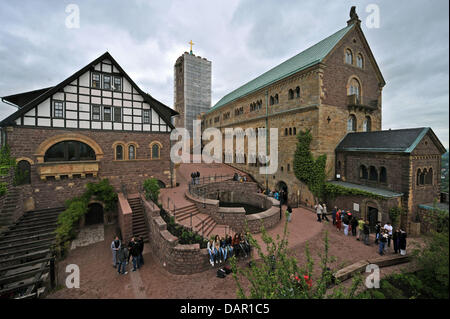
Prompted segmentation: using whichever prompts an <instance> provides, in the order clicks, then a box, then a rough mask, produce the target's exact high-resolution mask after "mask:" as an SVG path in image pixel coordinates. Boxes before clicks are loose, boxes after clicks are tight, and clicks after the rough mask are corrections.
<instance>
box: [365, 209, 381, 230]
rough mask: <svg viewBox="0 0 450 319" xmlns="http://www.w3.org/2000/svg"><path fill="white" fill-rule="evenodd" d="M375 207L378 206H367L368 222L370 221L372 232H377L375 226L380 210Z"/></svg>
mask: <svg viewBox="0 0 450 319" xmlns="http://www.w3.org/2000/svg"><path fill="white" fill-rule="evenodd" d="M375 206H376V205H373V206H371V204H370V203H369V204H368V205H367V214H366V220H368V221H369V227H370V230H371V231H375V225H376V224H377V221H378V208H377V207H375Z"/></svg>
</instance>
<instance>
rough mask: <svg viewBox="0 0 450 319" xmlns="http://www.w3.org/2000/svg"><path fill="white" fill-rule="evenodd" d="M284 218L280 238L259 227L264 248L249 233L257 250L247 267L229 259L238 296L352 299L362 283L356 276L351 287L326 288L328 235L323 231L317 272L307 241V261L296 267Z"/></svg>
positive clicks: (330, 279)
mask: <svg viewBox="0 0 450 319" xmlns="http://www.w3.org/2000/svg"><path fill="white" fill-rule="evenodd" d="M287 237H288V231H287V221H286V223H285V225H284V231H283V235H282V237H280V236H279V235H278V236H277V238H276V240H274V239H273V238H271V237H270V236H269V235H268V234H267V232H266V231H265V229H264V228H263V227H262V240H263V243H264V244H265V246H266V251H263V249H262V248H261V246H260V245H259V243H258V242H257V241H256V240H255V239H254V237H253V236H252V235H251V234H249V235H248V239H249V243H250V245H251V246H252V247H253V248H254V249H255V250H256V252H257V256H258V260H256V261H252V262H251V263H250V264H251V266H250V267H245V268H242V267H238V265H237V261H236V258H235V257H234V256H233V257H232V258H231V267H232V270H233V278H234V280H235V282H236V285H237V287H238V288H237V296H238V297H239V298H242V299H246V298H251V299H311V298H316V299H317V298H352V297H353V296H354V294H355V291H356V289H357V288H358V286H359V285H360V283H361V279H360V277H357V278H356V279H355V280H354V281H353V284H352V287H351V288H350V289H345V288H342V287H341V286H339V283H335V284H336V286H335V288H334V289H333V290H331V291H330V290H329V289H328V288H329V287H330V286H331V285H332V284H333V275H332V270H331V269H330V268H329V267H328V266H329V263H330V262H332V261H333V258H330V256H329V254H328V247H329V243H328V234H327V233H326V232H325V234H324V238H323V240H324V249H323V251H322V252H321V253H320V254H319V257H320V266H319V267H320V272H319V273H320V274H319V275H318V276H315V275H314V273H313V269H314V261H313V258H312V257H311V254H310V251H309V247H308V244H307V245H306V248H305V256H306V260H307V261H306V264H305V265H302V266H299V263H298V261H297V260H296V259H295V257H292V256H289V253H288V240H287ZM245 282H248V283H249V284H250V285H249V288H250V291H249V292H248V293H247V292H246V289H245V288H244V283H245Z"/></svg>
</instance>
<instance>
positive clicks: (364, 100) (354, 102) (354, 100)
mask: <svg viewBox="0 0 450 319" xmlns="http://www.w3.org/2000/svg"><path fill="white" fill-rule="evenodd" d="M347 104H348V106H362V107H367V108H370V109H374V110H375V109H377V108H378V100H374V99H370V98H368V97H366V96H360V95H358V94H352V95H347Z"/></svg>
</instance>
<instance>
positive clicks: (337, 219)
mask: <svg viewBox="0 0 450 319" xmlns="http://www.w3.org/2000/svg"><path fill="white" fill-rule="evenodd" d="M341 224H342V221H341V210H338V212H337V213H336V228H337V230H338V231H341Z"/></svg>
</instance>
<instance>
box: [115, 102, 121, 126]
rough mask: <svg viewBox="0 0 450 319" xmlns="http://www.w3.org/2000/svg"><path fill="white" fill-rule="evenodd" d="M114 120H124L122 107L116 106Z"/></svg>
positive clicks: (117, 121)
mask: <svg viewBox="0 0 450 319" xmlns="http://www.w3.org/2000/svg"><path fill="white" fill-rule="evenodd" d="M114 122H116V123H120V122H122V108H121V107H117V106H116V107H114Z"/></svg>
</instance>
